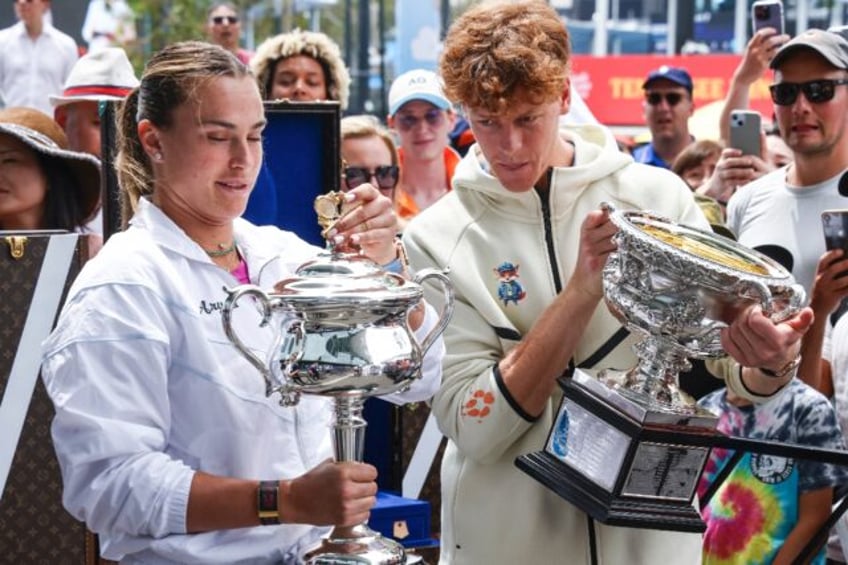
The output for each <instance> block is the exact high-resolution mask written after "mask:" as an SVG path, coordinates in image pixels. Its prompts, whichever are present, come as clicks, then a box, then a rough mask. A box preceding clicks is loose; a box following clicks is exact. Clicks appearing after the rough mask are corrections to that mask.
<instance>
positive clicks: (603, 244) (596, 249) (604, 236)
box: [569, 210, 618, 299]
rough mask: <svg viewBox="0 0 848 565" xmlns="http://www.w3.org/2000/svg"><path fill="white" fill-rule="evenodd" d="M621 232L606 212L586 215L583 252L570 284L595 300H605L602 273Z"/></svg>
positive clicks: (582, 239)
mask: <svg viewBox="0 0 848 565" xmlns="http://www.w3.org/2000/svg"><path fill="white" fill-rule="evenodd" d="M617 231H618V228H617V227H616V226H615V224H613V223H612V222H611V221H610V218H609V212H607V211H606V210H593V211H591V212H589V213H588V214H587V215H586V218H585V219H584V220H583V225H582V226H581V227H580V251H579V253H578V256H577V265H576V266H575V268H574V274H573V275H572V276H571V281H569V284H570V285H574V287H575V288H576V289H578V290H580V291H582V292H585V293H586V294H589V295H590V296H592V297H593V298H598V299H600V298H602V297H603V285H602V284H601V271H603V268H604V265H605V264H606V261H607V257H608V256H609V254H610V253H612V252H613V251H615V249H616V245H615V243H613V236H614V235H615V234H616V232H617Z"/></svg>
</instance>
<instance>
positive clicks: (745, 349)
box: [721, 305, 813, 396]
mask: <svg viewBox="0 0 848 565" xmlns="http://www.w3.org/2000/svg"><path fill="white" fill-rule="evenodd" d="M812 323H813V310H812V309H811V308H809V307H807V308H803V309H801V310H799V311H798V313H797V314H795V315H794V316H792V317H791V318H788V319H786V320H783V321H782V322H778V323H775V322H774V321H772V320H771V319H770V318H769V317H768V316H766V315H765V314H763V311H762V308H761V307H760V306H759V305H755V306H750V307H748V308H747V309H746V310H744V311H743V312H742V313H741V314H740V315H739V316H738V317H737V318H736V320H734V322H733V323H732V324H731V325H730V326H728V327H727V328H725V329H723V330H722V332H721V343H722V346H723V347H724V350H725V351H726V352H727V354H728V355H730V356H731V357H733V358H734V359H735V360H736V361H737V362H738V363H739V364H740V365H741V366H742V368H743V369H742V371H743V373H742V384H743V385H744V386H745V387H746V388H747V389H748V390H749V392H751V393H754V394H756V395H763V396H768V395H770V394H773V393H774V392H776V391H777V390H779V389H780V388H782V386H783V385H784V384H786V382H788V381H789V380H791V379H792V377H794V375H795V371H794V370H786V369H787V368H790V369H794V368H796V367H797V358H798V355H799V349H800V343H801V338H802V337H803V336H804V334H805V333H806V332H807V330H808V329H809V328H810V325H811V324H812Z"/></svg>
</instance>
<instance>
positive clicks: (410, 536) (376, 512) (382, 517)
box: [368, 491, 439, 547]
mask: <svg viewBox="0 0 848 565" xmlns="http://www.w3.org/2000/svg"><path fill="white" fill-rule="evenodd" d="M368 525H369V526H370V527H371V529H373V530H377V531H378V532H380V533H381V534H383V535H384V536H385V537H387V538H391V539H393V540H395V541H397V542H400V543H401V544H403V546H404V547H433V546H438V545H439V540H437V539H434V538H432V537H430V503H429V502H425V501H423V500H417V499H414V498H404V497H402V496H398V495H396V494H391V493H388V492H385V491H378V492H377V504H376V505H375V506H374V508H372V509H371V518H370V520H369V521H368ZM404 534H406V535H404Z"/></svg>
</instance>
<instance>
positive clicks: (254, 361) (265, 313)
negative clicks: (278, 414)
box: [221, 284, 273, 396]
mask: <svg viewBox="0 0 848 565" xmlns="http://www.w3.org/2000/svg"><path fill="white" fill-rule="evenodd" d="M224 292H226V293H227V294H228V296H227V300H226V301H225V302H224V310H223V312H222V313H221V320H222V322H223V323H224V333H226V334H227V338H228V339H229V340H230V341H231V342H232V344H233V345H234V346H235V348H236V349H237V350H238V352H239V353H241V354H242V356H243V357H244V358H245V359H247V360H248V361H250V364H251V365H253V366H254V367H256V369H257V370H258V371H259V373H260V374H261V375H262V378H263V379H265V396H271V393H272V392H273V386H272V383H271V371H270V370H269V369H268V367H267V366H266V364H265V363H263V362H262V360H261V359H259V357H257V356H256V355H255V354H254V353H253V352H252V351H251V350H250V349H248V348H247V346H245V345H244V342H242V340H241V338H239V336H238V335H236V332H235V330H234V329H233V326H232V313H233V308H235V307H236V303H237V302H238V301H239V299H240V298H241V297H242V296H245V295H250V296H254V297H255V298H256V299H257V300H258V301H259V304H260V305H261V307H262V321H261V322H260V323H259V327H263V326H265V325H267V324H268V320H269V319H270V318H271V300H270V299H269V298H268V295H267V294H266V293H265V292H264V291H263V290H262V289H261V288H259V287H258V286H256V285H252V284H244V285H241V286H237V287H236V288H234V289H228V288H226V287H224Z"/></svg>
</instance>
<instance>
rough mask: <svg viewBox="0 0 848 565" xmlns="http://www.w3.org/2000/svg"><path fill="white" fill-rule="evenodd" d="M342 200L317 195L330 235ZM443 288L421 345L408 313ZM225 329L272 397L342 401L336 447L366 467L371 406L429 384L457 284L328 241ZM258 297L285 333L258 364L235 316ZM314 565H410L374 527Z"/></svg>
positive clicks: (312, 558)
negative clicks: (430, 288)
mask: <svg viewBox="0 0 848 565" xmlns="http://www.w3.org/2000/svg"><path fill="white" fill-rule="evenodd" d="M341 203H342V199H341V195H340V194H338V193H330V194H328V195H322V196H319V197H318V199H317V201H316V205H315V208H316V211H317V212H318V215H319V221H320V222H321V224H322V226H323V227H324V232H325V233H326V232H327V231H328V230H329V228H330V227H332V225H333V223H334V222H335V221H337V220H338V218H339V217H340V215H341ZM426 279H436V280H437V281H439V282H440V284H441V286H442V289H443V294H444V307H443V309H442V312H441V314H440V317H439V321H438V322H437V324H436V326H435V327H434V328H433V329H432V330H431V331H430V333H429V334H428V335H427V336H426V337H425V339H424V340H423V341H422V342H421V343H418V341H417V340H416V339H415V336H414V335H413V333H412V331H411V330H410V328H409V326H408V324H407V315H408V314H409V312H410V311H411V310H412V309H413V308H415V307H416V305H417V304H418V303H419V301H420V300H421V299H422V297H423V288H422V286H421V283H422V282H423V281H424V280H426ZM227 292H228V293H229V297H228V298H227V300H226V302H225V304H224V309H223V314H222V317H223V323H224V329H225V332H226V334H227V337H228V338H229V339H230V341H231V342H232V343H233V345H235V347H236V348H237V349H238V351H239V352H240V353H241V354H242V355H243V356H244V357H245V358H247V360H248V361H250V363H251V364H252V365H253V366H254V367H256V368H257V369H258V370H259V372H260V374H261V375H262V376H263V378H264V379H265V393H266V395H268V396H271V395H272V394H275V393H279V394H280V396H281V400H280V403H281V404H282V405H283V406H293V405H295V404H297V403H298V401H299V397H300V395H301V394H315V395H320V396H326V397H331V398H332V399H333V401H334V412H335V413H334V421H333V424H332V430H333V436H332V439H333V449H334V455H335V459H336V461H362V459H363V451H364V446H365V427H366V425H367V423H366V421H365V420H364V418H363V417H362V408H363V404H364V402H365V400H366V399H367V398H368V397H371V396H379V395H384V394H390V393H394V392H398V391H402V390H406V389H408V388H409V386H410V384H411V383H412V382H413V381H414V380H415V379H418V378H420V377H421V364H422V359H423V357H424V354H425V353H426V352H427V350H428V349H429V348H430V346H431V345H433V343H434V342H435V341H436V339H437V338H438V336H439V335H440V334H441V333H442V332H443V331H444V330H445V327H446V326H447V324H448V321H449V320H450V316H451V314H452V312H453V287H452V285H451V283H450V279H449V278H448V277H447V276H446V275H445V274H444V273H442V272H441V271H437V270H432V269H430V270H424V271H420V272H418V273H417V274H416V276H415V277H414V279H413V280H407V279H406V278H404V277H403V276H401V275H399V274H396V273H391V272H386V271H383V270H381V269H380V268H379V267H378V266H377V265H376V264H374V263H373V262H372V261H370V260H369V259H367V258H365V257H364V256H362V255H360V254H359V253H357V252H356V251H355V250H352V249H347V248H340V247H338V246H335V245H332V244H329V245H328V251H327V252H326V253H322V254H320V255H319V256H318V257H317V258H316V259H314V260H312V261H309V262H307V263H304V264H303V265H301V266H300V267H299V268H298V269H297V271H296V273H295V276H294V277H292V278H289V279H286V280H283V281H280V282H278V283H277V284H276V285H275V286H274V289H273V291H272V292H267V293H266V292H265V291H263V290H262V289H260V288H259V287H257V286H254V285H242V286H239V287H236V288H234V289H232V290H228V291H227ZM246 295H247V296H251V297H253V298H254V299H255V301H256V303H257V304H258V305H259V307H260V308H261V311H262V321H261V325H266V324H268V323H269V322H270V323H272V327H274V328H275V329H277V330H278V334H277V336H276V339H275V341H274V344H273V346H272V350H271V352H270V353H269V355H268V361H267V362H266V361H263V360H262V359H260V358H259V357H257V356H256V355H255V354H254V353H253V352H252V351H251V350H250V349H249V348H248V347H246V346H245V344H243V343H242V341H241V340H240V339H239V337H238V336H237V335H236V334H235V332H234V331H233V328H232V324H231V316H232V311H233V309H234V308H236V306H237V303H238V301H239V299H241V298H242V297H243V296H246ZM302 560H303V562H304V563H306V564H309V565H329V564H333V565H346V564H354V563H355V564H372V565H377V564H380V565H390V564H401V563H405V562H406V554H405V551H404V549H403V546H402V545H400V544H399V543H397V542H395V541H394V540H391V539H388V538H385V537H383V536H381V535H380V534H379V533H378V532H375V531H373V530H371V529H370V528H369V527H368V525H367V524H364V523H363V524H358V525H356V526H352V527H341V526H336V527H335V528H334V529H333V531H332V532H331V533H330V534H329V536H328V537H326V538H325V539H323V540H322V541H321V543H320V544H319V546H318V547H316V548H314V549H310V550H308V551H307V552H306V553H305V554H304V555H303V556H302Z"/></svg>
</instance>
